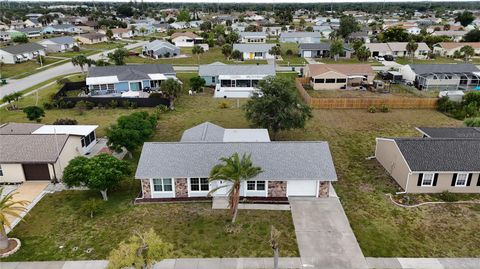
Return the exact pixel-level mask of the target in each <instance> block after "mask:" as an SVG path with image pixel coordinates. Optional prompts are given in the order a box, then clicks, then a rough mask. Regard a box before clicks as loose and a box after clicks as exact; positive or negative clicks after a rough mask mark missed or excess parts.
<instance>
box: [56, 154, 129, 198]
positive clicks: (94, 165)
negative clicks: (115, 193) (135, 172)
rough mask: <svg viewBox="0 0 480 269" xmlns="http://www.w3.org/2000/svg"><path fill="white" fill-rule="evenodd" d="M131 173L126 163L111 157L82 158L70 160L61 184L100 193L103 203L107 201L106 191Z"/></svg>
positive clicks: (103, 155) (101, 155)
mask: <svg viewBox="0 0 480 269" xmlns="http://www.w3.org/2000/svg"><path fill="white" fill-rule="evenodd" d="M130 173H131V170H130V166H129V165H128V163H127V162H125V161H122V160H119V159H117V158H115V157H113V156H112V155H108V154H106V153H102V154H99V155H96V156H94V157H92V158H90V159H89V158H86V157H83V156H78V157H75V158H74V159H72V160H70V162H69V163H68V165H67V167H65V169H64V171H63V183H65V184H66V185H67V186H68V187H78V186H86V187H88V188H89V189H92V190H96V191H100V193H101V194H102V198H103V200H104V201H107V200H108V196H107V191H108V190H109V189H111V188H113V187H115V186H118V184H119V183H120V182H121V181H122V180H123V179H125V178H126V176H128V175H129V174H130Z"/></svg>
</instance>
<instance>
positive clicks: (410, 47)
mask: <svg viewBox="0 0 480 269" xmlns="http://www.w3.org/2000/svg"><path fill="white" fill-rule="evenodd" d="M406 49H407V53H408V54H409V55H410V57H412V61H413V58H414V57H415V51H417V49H418V43H417V42H415V41H414V40H410V41H408V43H407V47H406Z"/></svg>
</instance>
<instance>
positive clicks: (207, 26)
mask: <svg viewBox="0 0 480 269" xmlns="http://www.w3.org/2000/svg"><path fill="white" fill-rule="evenodd" d="M200 30H202V31H204V32H207V31H210V30H212V22H210V21H204V22H202V24H200Z"/></svg>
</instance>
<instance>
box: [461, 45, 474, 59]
mask: <svg viewBox="0 0 480 269" xmlns="http://www.w3.org/2000/svg"><path fill="white" fill-rule="evenodd" d="M460 52H461V53H462V55H463V57H464V59H465V62H468V60H469V59H470V57H472V56H473V55H475V49H474V48H473V47H472V46H463V47H462V48H461V49H460Z"/></svg>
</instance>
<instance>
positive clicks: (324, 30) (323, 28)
mask: <svg viewBox="0 0 480 269" xmlns="http://www.w3.org/2000/svg"><path fill="white" fill-rule="evenodd" d="M313 31H314V32H319V33H320V35H321V36H322V37H323V38H328V37H329V36H330V34H331V33H332V32H333V29H332V27H330V25H314V26H313Z"/></svg>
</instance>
